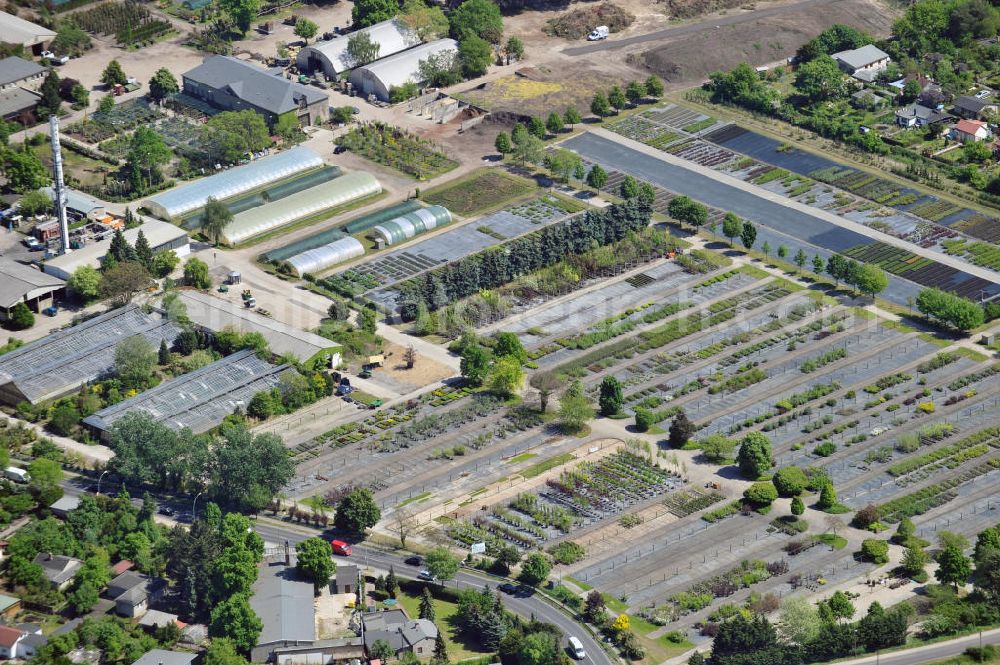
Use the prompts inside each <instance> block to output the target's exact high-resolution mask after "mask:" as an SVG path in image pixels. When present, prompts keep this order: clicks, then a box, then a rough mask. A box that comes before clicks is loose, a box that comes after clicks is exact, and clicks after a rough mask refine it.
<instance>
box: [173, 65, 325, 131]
mask: <svg viewBox="0 0 1000 665" xmlns="http://www.w3.org/2000/svg"><path fill="white" fill-rule="evenodd" d="M184 93H185V94H186V95H190V96H191V97H194V98H195V99H200V100H202V101H204V102H207V103H209V104H211V105H212V106H214V107H216V108H218V109H221V110H223V111H243V110H246V109H251V110H253V111H256V112H257V113H259V114H261V115H262V116H264V120H265V121H266V122H267V124H268V126H270V127H273V126H274V123H275V121H277V119H278V117H279V116H282V115H285V114H286V113H291V114H294V115H295V117H296V118H298V120H299V123H300V124H302V125H312V124H315V123H317V122H322V121H323V120H325V119H326V117H327V107H328V106H329V103H330V99H329V97H327V95H326V93H325V92H323V91H322V90H317V89H315V88H309V87H307V86H304V85H302V84H300V83H294V82H292V81H289V80H288V79H286V78H285V77H284V76H282V75H281V70H278V71H277V72H274V71H270V70H265V69H261V68H260V67H257V66H256V65H251V64H250V63H247V62H243V61H242V60H237V59H236V58H231V57H229V56H225V55H212V56H209V57H207V58H205V60H204V62H202V63H201V64H200V65H198V66H197V67H195V68H194V69H192V70H190V71H188V72H185V74H184Z"/></svg>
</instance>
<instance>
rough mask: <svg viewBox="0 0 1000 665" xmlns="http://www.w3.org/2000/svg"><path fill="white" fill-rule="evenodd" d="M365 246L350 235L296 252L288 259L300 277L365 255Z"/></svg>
mask: <svg viewBox="0 0 1000 665" xmlns="http://www.w3.org/2000/svg"><path fill="white" fill-rule="evenodd" d="M364 254H365V246H364V245H362V244H361V241H360V240H358V239H357V238H352V237H350V236H348V237H346V238H341V239H340V240H335V241H333V242H331V243H329V244H326V245H323V246H322V247H316V248H315V249H310V250H307V251H305V252H302V253H301V254H296V255H295V256H293V257H292V258H290V259H288V264H289V265H290V266H292V268H294V269H295V272H296V273H297V274H298V276H299V277H301V276H302V275H304V274H306V273H307V272H308V273H317V272H320V271H322V270H324V269H326V268H329V267H330V266H333V265H337V264H338V263H343V262H344V261H346V260H348V259H353V258H355V257H357V256H364Z"/></svg>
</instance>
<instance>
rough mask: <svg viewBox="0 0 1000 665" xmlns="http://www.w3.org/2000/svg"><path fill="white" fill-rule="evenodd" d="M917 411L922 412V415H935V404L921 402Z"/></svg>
mask: <svg viewBox="0 0 1000 665" xmlns="http://www.w3.org/2000/svg"><path fill="white" fill-rule="evenodd" d="M917 411H920V412H921V413H934V411H935V406H934V402H921V403H920V404H917Z"/></svg>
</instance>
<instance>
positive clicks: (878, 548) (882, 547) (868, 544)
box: [861, 538, 889, 565]
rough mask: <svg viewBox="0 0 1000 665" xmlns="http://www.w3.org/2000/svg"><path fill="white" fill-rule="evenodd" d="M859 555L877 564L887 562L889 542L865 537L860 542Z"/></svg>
mask: <svg viewBox="0 0 1000 665" xmlns="http://www.w3.org/2000/svg"><path fill="white" fill-rule="evenodd" d="M861 556H862V557H864V558H865V559H867V560H868V561H871V562H872V563H875V564H878V565H882V564H883V563H888V561H889V543H887V542H886V541H884V540H878V539H877V538H865V540H864V541H863V542H862V543H861Z"/></svg>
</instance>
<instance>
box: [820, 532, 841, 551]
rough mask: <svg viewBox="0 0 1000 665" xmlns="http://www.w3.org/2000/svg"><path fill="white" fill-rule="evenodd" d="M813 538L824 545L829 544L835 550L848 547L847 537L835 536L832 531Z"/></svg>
mask: <svg viewBox="0 0 1000 665" xmlns="http://www.w3.org/2000/svg"><path fill="white" fill-rule="evenodd" d="M813 538H815V539H816V540H818V541H819V542H821V543H823V544H824V545H829V546H830V547H832V548H833V549H835V550H842V549H844V548H845V547H847V538H844V537H843V536H835V535H833V534H832V533H821V534H818V535H815V536H813Z"/></svg>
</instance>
